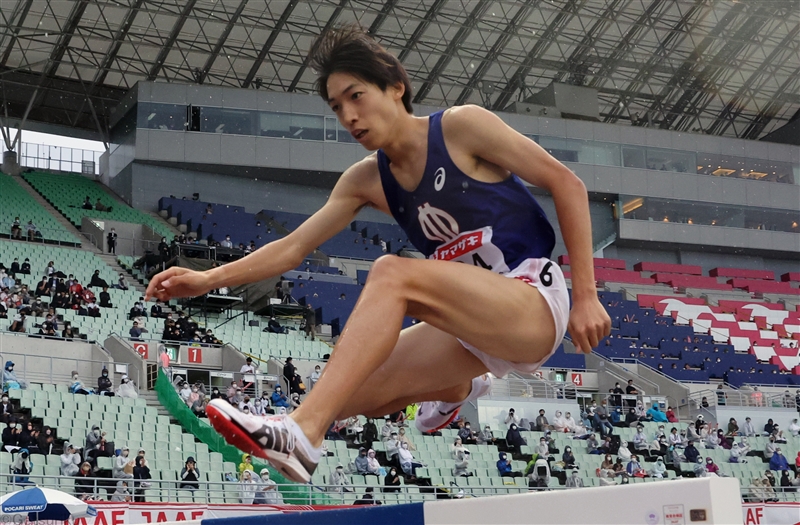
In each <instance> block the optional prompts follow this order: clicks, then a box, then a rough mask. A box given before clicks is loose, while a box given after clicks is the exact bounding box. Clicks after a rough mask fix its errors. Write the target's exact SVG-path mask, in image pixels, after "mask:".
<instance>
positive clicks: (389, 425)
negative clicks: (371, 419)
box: [381, 419, 397, 442]
mask: <svg viewBox="0 0 800 525" xmlns="http://www.w3.org/2000/svg"><path fill="white" fill-rule="evenodd" d="M392 432H397V427H396V426H395V425H394V423H393V422H392V420H391V419H387V420H386V422H385V423H384V424H383V427H381V441H383V442H386V441H389V440H390V439H391V438H392Z"/></svg>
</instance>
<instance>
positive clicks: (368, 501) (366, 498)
mask: <svg viewBox="0 0 800 525" xmlns="http://www.w3.org/2000/svg"><path fill="white" fill-rule="evenodd" d="M380 504H381V501H380V500H377V499H375V497H374V496H373V495H372V487H367V488H366V489H364V495H363V496H361V499H357V500H355V501H354V502H353V505H380Z"/></svg>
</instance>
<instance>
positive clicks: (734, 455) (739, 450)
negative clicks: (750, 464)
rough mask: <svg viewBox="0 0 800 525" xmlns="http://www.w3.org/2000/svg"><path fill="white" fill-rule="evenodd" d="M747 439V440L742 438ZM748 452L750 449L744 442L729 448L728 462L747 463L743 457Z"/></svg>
mask: <svg viewBox="0 0 800 525" xmlns="http://www.w3.org/2000/svg"><path fill="white" fill-rule="evenodd" d="M743 439H747V438H743ZM748 452H750V447H749V446H748V445H747V443H745V442H744V441H740V442H739V443H737V444H735V445H733V447H731V455H730V462H731V463H747V460H746V459H745V456H746V455H747V453H748Z"/></svg>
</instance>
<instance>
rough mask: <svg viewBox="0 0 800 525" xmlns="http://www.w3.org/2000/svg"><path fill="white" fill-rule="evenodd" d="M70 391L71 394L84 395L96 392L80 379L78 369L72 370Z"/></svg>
mask: <svg viewBox="0 0 800 525" xmlns="http://www.w3.org/2000/svg"><path fill="white" fill-rule="evenodd" d="M69 392H70V393H71V394H82V395H84V396H88V395H89V394H93V393H94V392H93V391H92V389H91V388H86V385H84V384H83V381H81V380H80V378H79V377H78V371H77V370H73V371H72V381H71V382H70V383H69Z"/></svg>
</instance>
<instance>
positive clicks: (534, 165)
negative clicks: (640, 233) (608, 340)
mask: <svg viewBox="0 0 800 525" xmlns="http://www.w3.org/2000/svg"><path fill="white" fill-rule="evenodd" d="M447 120H449V121H450V122H448V126H447V128H448V132H449V131H450V130H453V133H452V134H450V133H448V139H450V138H452V139H453V142H455V143H456V144H457V145H458V147H464V148H466V151H469V152H470V153H471V154H472V155H474V157H476V159H483V160H485V161H488V162H490V163H492V164H496V165H497V166H499V167H501V168H503V169H505V170H508V171H509V172H511V173H515V174H516V175H517V176H519V177H520V178H521V179H523V180H525V181H527V182H529V183H530V184H533V185H534V186H537V187H539V188H543V189H545V190H547V191H548V192H550V194H551V195H552V196H553V201H554V202H555V206H556V213H557V214H558V223H559V225H560V227H561V234H562V236H563V237H564V243H565V244H566V246H567V252H569V261H570V270H571V274H572V311H571V313H570V319H569V333H570V335H571V336H572V341H573V343H574V344H575V346H576V347H577V348H578V349H579V350H581V351H583V352H586V353H589V352H591V350H592V348H593V347H596V346H597V345H598V343H599V341H600V340H601V339H602V338H603V337H605V336H606V335H608V334H609V333H610V330H611V319H610V318H609V317H608V314H607V313H606V311H605V309H604V308H603V306H602V305H601V304H600V301H599V300H598V298H597V289H596V287H595V281H594V265H593V262H592V223H591V219H590V216H589V198H588V193H587V192H586V186H584V184H583V181H581V180H580V179H579V178H578V177H577V176H576V175H575V174H574V173H572V171H571V170H570V169H569V168H567V167H566V166H564V165H563V164H561V163H560V162H559V161H557V160H556V159H555V158H553V157H552V156H551V155H550V154H549V153H547V152H546V151H545V150H544V149H542V148H541V147H540V146H539V145H538V144H536V143H535V142H534V141H532V140H531V139H529V138H527V137H525V136H523V135H521V134H520V133H518V132H517V131H515V130H513V129H512V128H511V127H509V126H508V125H507V124H506V123H505V122H503V121H502V120H501V119H500V118H499V117H498V116H497V115H495V114H494V113H492V112H490V111H487V110H485V109H483V108H480V107H478V106H461V107H458V108H453V109H451V110H450V111H449V114H448V118H447ZM478 162H480V160H478Z"/></svg>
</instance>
